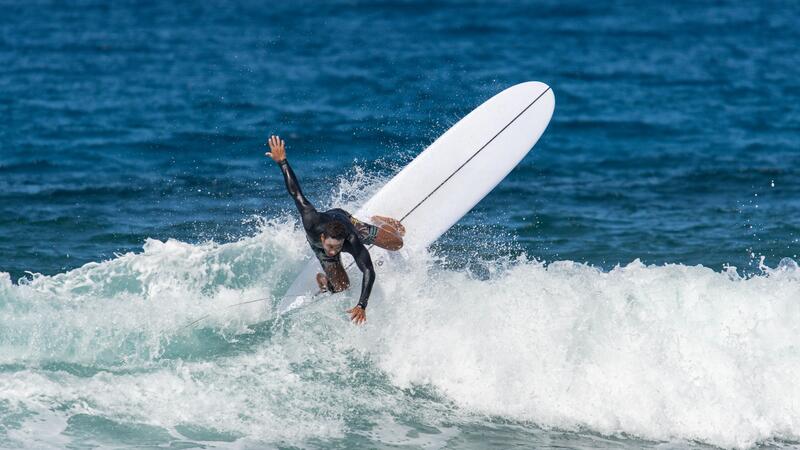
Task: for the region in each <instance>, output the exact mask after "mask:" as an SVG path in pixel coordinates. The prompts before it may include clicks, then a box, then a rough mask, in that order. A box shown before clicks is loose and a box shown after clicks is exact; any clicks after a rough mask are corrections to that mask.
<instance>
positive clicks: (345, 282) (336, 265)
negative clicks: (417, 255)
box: [311, 246, 350, 292]
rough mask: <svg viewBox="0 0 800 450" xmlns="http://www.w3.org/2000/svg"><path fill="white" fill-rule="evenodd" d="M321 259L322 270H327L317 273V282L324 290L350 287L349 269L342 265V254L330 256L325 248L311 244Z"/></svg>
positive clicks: (337, 290)
mask: <svg viewBox="0 0 800 450" xmlns="http://www.w3.org/2000/svg"><path fill="white" fill-rule="evenodd" d="M311 249H312V250H313V251H314V255H316V257H317V259H318V260H319V264H320V266H322V270H323V271H324V272H325V273H324V274H323V273H318V274H317V284H318V285H319V289H320V290H322V291H330V292H341V291H343V290H345V289H347V288H349V287H350V279H349V278H348V277H347V271H346V270H344V267H343V266H342V258H341V254H339V255H336V256H328V255H326V254H325V250H322V249H321V248H317V247H314V246H311Z"/></svg>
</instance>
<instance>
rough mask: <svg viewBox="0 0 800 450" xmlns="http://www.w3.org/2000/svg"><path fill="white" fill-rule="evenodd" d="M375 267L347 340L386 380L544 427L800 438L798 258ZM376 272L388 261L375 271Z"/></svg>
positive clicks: (658, 435) (715, 438) (750, 439)
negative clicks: (376, 292)
mask: <svg viewBox="0 0 800 450" xmlns="http://www.w3.org/2000/svg"><path fill="white" fill-rule="evenodd" d="M408 270H409V272H408V273H404V274H403V276H402V277H401V276H391V275H390V276H389V277H388V278H391V280H386V279H384V280H382V281H381V285H382V287H384V289H382V291H383V292H391V296H387V297H385V298H384V299H383V300H382V301H373V305H372V306H371V308H370V318H371V320H372V323H371V326H370V327H369V328H368V330H369V331H368V333H367V335H365V336H363V340H362V345H364V346H365V347H368V348H370V349H371V351H372V353H373V355H374V357H375V359H376V360H377V361H378V364H379V366H380V367H381V368H382V369H383V370H385V371H386V372H387V373H389V374H390V375H391V376H392V378H393V380H394V382H395V383H396V384H398V385H400V386H409V385H412V384H415V383H419V384H428V383H429V384H432V385H433V386H435V387H436V388H438V389H439V390H440V391H441V392H443V393H445V394H446V395H447V396H448V397H450V398H451V399H453V400H454V401H456V402H457V403H458V404H459V405H460V406H462V407H463V408H465V409H467V410H470V411H474V412H478V413H482V414H490V415H497V416H502V417H507V418H513V419H517V420H525V421H532V422H535V423H537V424H539V425H541V426H545V427H557V428H562V429H577V428H589V429H592V430H595V431H599V432H601V433H606V434H618V433H627V434H633V435H638V436H641V437H645V438H650V439H658V440H670V439H689V440H699V441H703V442H707V443H711V444H714V445H720V446H725V447H748V446H751V445H753V444H754V443H757V442H761V441H765V440H768V439H773V438H785V439H790V440H797V439H800V402H798V399H800V384H798V383H797V382H796V374H797V373H800V346H798V345H797V336H798V335H799V334H798V333H799V332H800V271H798V270H797V269H796V268H795V267H794V266H792V264H790V263H786V264H782V265H781V267H780V268H779V269H776V270H774V271H770V272H768V273H765V274H764V275H762V276H755V277H752V278H741V277H739V276H736V275H732V273H731V272H723V273H719V272H714V271H712V270H711V269H708V268H705V267H702V266H695V267H687V266H682V265H667V266H645V265H643V264H641V263H640V262H638V261H635V262H633V263H631V264H629V265H628V266H625V267H618V268H616V269H614V270H611V271H610V272H607V273H606V272H602V271H600V270H597V269H595V268H592V267H589V266H586V265H582V264H576V263H572V262H557V263H553V264H550V265H544V264H541V263H537V262H527V261H524V260H523V261H520V262H519V263H517V264H515V265H512V266H511V267H510V268H508V269H507V270H504V271H502V272H500V273H499V274H497V275H495V276H494V277H493V278H492V279H490V280H478V279H474V278H471V277H469V276H467V275H466V274H464V273H459V272H452V271H433V272H430V271H428V270H427V269H416V270H415V269H413V268H412V266H409V268H408ZM384 278H387V277H384Z"/></svg>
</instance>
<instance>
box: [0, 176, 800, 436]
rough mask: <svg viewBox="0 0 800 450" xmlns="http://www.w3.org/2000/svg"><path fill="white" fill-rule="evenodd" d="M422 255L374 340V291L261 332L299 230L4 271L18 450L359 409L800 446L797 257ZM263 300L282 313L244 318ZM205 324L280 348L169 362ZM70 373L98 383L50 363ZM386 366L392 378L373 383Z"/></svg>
mask: <svg viewBox="0 0 800 450" xmlns="http://www.w3.org/2000/svg"><path fill="white" fill-rule="evenodd" d="M359 189H360V188H359V186H351V185H342V186H341V187H340V191H342V192H343V193H342V195H341V196H340V197H341V199H347V198H350V199H355V200H352V201H353V202H357V201H360V199H361V198H360V197H358V196H359V195H361V194H359V192H362V191H364V190H363V189H361V190H359ZM347 192H352V195H349V194H347V195H345V193H347ZM351 206H352V205H351ZM405 254H406V256H407V257H408V258H409V259H408V260H406V261H403V260H402V259H401V260H391V261H389V262H387V264H386V266H385V267H382V268H381V270H380V275H379V278H378V282H377V284H376V288H375V291H374V295H373V298H372V300H371V302H370V307H369V310H368V319H369V320H368V322H367V325H366V326H364V327H355V326H352V325H350V324H348V323H347V322H346V319H345V318H344V316H345V315H344V312H343V311H344V309H346V308H347V307H349V306H352V304H353V302H354V299H355V298H356V297H357V295H358V293H357V292H349V293H346V294H340V295H338V296H336V297H334V298H333V299H331V300H330V301H326V302H321V303H320V304H317V305H314V306H312V307H309V308H307V309H304V310H303V311H302V314H297V315H295V316H293V317H292V318H291V319H287V321H285V322H280V323H276V324H275V326H276V327H277V328H276V329H275V330H274V334H270V331H269V330H267V331H265V330H261V331H256V330H252V329H250V328H249V326H251V325H253V324H258V323H263V322H264V321H267V320H270V319H271V318H272V317H273V313H272V307H273V305H274V304H275V302H276V298H275V297H276V296H279V295H280V293H281V292H282V290H283V289H285V288H286V287H287V285H288V283H289V282H290V281H291V280H292V278H293V276H294V273H296V272H297V271H298V270H299V268H300V267H301V265H302V263H303V262H304V260H305V259H306V258H307V257H308V256H309V254H308V251H307V249H306V244H305V240H304V238H303V235H302V231H300V230H299V227H298V225H297V223H296V222H295V221H294V220H292V219H283V220H273V221H270V222H265V223H264V224H263V226H262V231H261V232H260V233H258V234H257V235H256V236H253V237H249V238H245V239H242V240H240V241H238V242H234V243H229V244H215V243H205V244H199V245H190V244H186V243H182V242H178V241H175V240H169V241H166V242H160V241H155V240H148V241H147V242H146V243H145V245H144V249H143V252H142V253H138V254H133V253H130V254H126V255H121V256H119V257H117V258H115V259H112V260H110V261H105V262H101V263H92V264H88V265H86V266H84V267H81V268H79V269H76V270H73V271H70V272H67V273H63V274H59V275H56V276H52V277H48V276H35V277H33V279H32V280H29V281H27V282H24V283H22V284H20V285H15V284H12V283H11V280H10V279H9V277H8V275H7V274H3V275H0V323H2V324H3V326H2V327H1V328H0V364H8V365H14V366H20V367H21V368H20V369H19V370H17V369H13V370H8V371H6V372H2V373H0V399H3V400H6V401H7V402H8V405H9V407H10V408H12V409H15V410H19V411H21V412H25V411H27V412H28V414H29V417H28V419H27V421H26V422H25V424H23V427H22V428H16V429H13V430H11V431H10V435H13V436H12V437H13V438H14V439H17V440H20V441H23V442H27V445H28V446H30V447H36V446H37V445H36V444H48V445H51V446H54V447H59V446H62V444H63V441H62V440H61V438H62V437H60V436H59V435H58V433H59V432H60V431H59V430H60V429H61V428H63V427H64V424H65V423H66V420H67V419H68V418H69V417H71V416H72V415H74V414H90V415H96V416H102V417H108V418H112V419H114V420H120V421H133V422H142V423H147V424H151V425H156V426H159V427H163V428H164V429H167V430H170V433H171V434H172V435H174V436H176V437H177V438H180V433H179V431H178V428H176V427H179V426H181V425H183V424H191V425H193V426H198V427H205V428H209V429H214V430H220V431H223V432H225V433H230V434H233V435H236V436H241V438H240V439H239V441H237V443H236V444H232V445H233V446H236V445H242V446H245V447H246V446H261V445H264V444H265V443H266V444H276V443H289V444H290V445H302V444H303V442H306V441H307V440H308V439H311V438H319V439H333V438H339V437H342V436H345V435H346V434H347V433H349V432H353V431H354V430H351V429H349V428H348V427H349V426H350V425H348V423H347V421H348V420H350V419H352V418H353V416H354V415H356V416H359V417H360V415H363V416H364V417H366V418H380V417H382V416H387V415H388V416H391V417H397V414H400V413H402V414H407V415H409V416H413V417H416V418H417V419H418V420H420V421H422V422H423V423H425V424H428V425H431V426H439V427H440V428H441V429H446V427H445V426H443V424H446V423H448V421H450V423H452V422H454V421H455V422H458V421H461V420H463V421H467V422H468V421H469V420H470V416H471V415H479V416H480V415H486V414H488V415H492V416H499V417H502V418H505V419H508V420H515V421H530V422H532V423H535V424H537V425H539V426H542V427H545V428H547V427H556V428H559V429H565V430H575V429H590V430H594V431H596V432H600V433H605V434H622V433H624V434H627V435H636V436H641V437H644V438H648V439H656V440H697V441H701V442H706V443H710V444H713V445H719V446H724V447H740V448H744V447H748V446H751V445H753V444H755V443H758V442H765V441H769V440H771V439H788V440H794V441H797V440H799V439H800V401H798V399H800V385H799V384H798V383H797V382H796V380H795V374H797V373H800V347H799V346H798V345H797V336H798V335H800V270H799V269H798V268H797V264H796V263H794V261H791V260H784V261H782V262H781V263H780V264H779V265H778V266H777V267H776V268H775V269H768V268H766V269H765V271H764V273H763V274H761V275H758V276H754V277H749V278H745V277H741V276H739V275H738V274H737V273H736V271H735V269H734V268H729V269H728V270H726V271H723V272H715V271H713V270H711V269H708V268H705V267H702V266H694V267H689V266H683V265H667V266H645V265H643V264H641V263H640V262H638V261H635V262H633V263H631V264H629V265H627V266H624V267H618V268H615V269H614V270H611V271H608V272H604V271H601V270H598V269H596V268H592V267H589V266H586V265H583V264H577V263H573V262H569V261H563V262H555V263H551V264H542V263H539V262H536V261H528V260H525V259H520V260H518V261H507V260H502V259H498V260H496V261H490V262H488V263H487V264H488V266H487V267H486V269H487V270H486V271H485V273H486V274H487V276H488V277H489V278H488V279H483V278H479V277H476V276H473V275H471V274H470V273H468V272H466V271H459V270H446V269H443V268H442V266H441V265H440V264H438V263H437V261H436V259H434V258H433V257H432V256H431V255H429V254H427V253H425V252H418V253H415V252H413V251H406V252H405ZM765 267H766V266H765ZM353 284H354V285H355V286H357V285H358V283H357V282H356V283H353ZM257 298H268V299H269V301H267V302H254V303H250V304H247V305H242V306H235V307H231V305H235V304H237V303H240V302H243V301H248V300H252V299H257ZM206 315H207V316H208V317H207V318H205V319H204V320H202V321H201V322H200V323H199V324H197V325H195V326H193V327H189V328H186V324H187V323H190V322H191V321H193V320H194V319H197V318H199V317H204V316H206ZM196 328H201V329H205V330H206V331H213V332H214V334H215V336H217V337H218V338H220V339H223V340H224V342H225V345H223V347H225V348H226V350H230V348H236V347H235V346H236V345H237V342H238V341H240V340H242V339H244V338H245V337H246V336H249V335H251V334H253V333H260V334H258V336H257V337H258V339H261V341H256V342H255V343H254V344H253V345H252V346H250V347H242V348H240V349H239V350H237V351H231V352H229V353H225V352H223V353H221V354H213V353H212V354H209V355H208V356H207V357H204V358H203V359H196V360H191V359H190V360H186V361H183V360H181V357H182V356H181V353H180V352H176V355H173V356H170V357H168V358H165V357H164V355H165V352H167V351H168V350H169V349H170V346H171V345H176V344H175V342H179V341H180V340H181V339H199V340H200V341H199V342H201V343H202V338H201V337H198V336H200V334H202V333H201V332H199V331H197V332H196V331H195V329H196ZM195 333H200V334H195ZM226 346H227V347H226ZM49 363H54V364H55V365H56V367H59V365H62V366H63V365H64V364H77V365H79V366H80V367H83V368H89V369H91V370H90V374H89V375H83V376H78V375H74V374H71V373H70V372H68V371H65V370H54V369H52V368H44V369H42V367H43V366H45V365H46V364H49ZM92 371H95V372H96V373H95V372H92ZM365 373H366V374H368V375H369V376H372V377H378V378H380V377H381V376H388V379H389V380H391V385H389V386H384V385H380V386H381V387H380V388H379V389H374V388H364V387H363V383H364V378H363V377H364V376H365V375H364V374H365ZM381 379H382V378H381ZM383 382H384V381H375V383H378V384H380V383H383ZM416 385H424V386H429V387H433V388H434V389H435V391H438V393H440V394H442V395H444V396H445V397H446V398H447V399H449V400H450V401H452V402H454V403H455V405H457V406H458V409H457V410H453V409H452V408H451V407H450V405H449V403H448V404H442V403H437V402H436V401H429V400H425V401H423V400H413V401H411V400H409V399H408V397H406V396H405V394H403V391H402V390H401V388H408V387H411V386H416ZM445 403H446V402H445ZM354 411H356V413H354ZM459 414H463V417H462V416H459V417H458V418H456V417H454V415H459ZM376 420H377V419H376ZM36 423H41V424H48V425H46V429H47V430H50V431H51V433H50V434H48V432H45V431H42V432H37V431H36V430H37V428H36ZM380 423H382V424H383V425H381V426H378V427H376V428H374V430H373V431H372V432H371V433H372V434H371V435H370V436H372V437H373V438H376V439H383V440H385V441H386V442H387V443H395V444H403V443H406V444H408V445H427V446H431V447H441V446H444V445H445V442H446V441H447V439H449V437H446V436H450V434H447V433H450V432H451V431H452V430H450V431H448V432H447V433H444V434H445V435H446V436H444V435H443V437H442V439H441V440H432V439H430V438H429V437H428V436H422V437H421V438H420V439H421V440H419V441H415V440H414V439H416V438H408V439H406V438H404V437H403V433H408V432H409V430H406V429H405V428H404V427H405V426H406V425H403V424H402V423H400V422H398V423H388V422H386V421H385V420H384V421H382V422H380ZM26 427H27V428H26ZM26 430H27V431H26ZM355 431H356V432H361V431H358V430H355ZM412 434H413V433H412ZM34 435H36V436H38V437H37V438H36V439H34V437H33V436H34ZM26 436H27V437H26ZM47 436H50V437H49V438H48V437H47ZM376 436H377V437H376ZM381 436H382V437H381ZM214 445H218V443H217V444H214Z"/></svg>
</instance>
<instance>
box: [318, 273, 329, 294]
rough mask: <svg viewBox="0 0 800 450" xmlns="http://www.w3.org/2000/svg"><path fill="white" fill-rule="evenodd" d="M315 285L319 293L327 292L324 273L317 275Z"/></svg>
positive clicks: (326, 280)
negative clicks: (317, 286)
mask: <svg viewBox="0 0 800 450" xmlns="http://www.w3.org/2000/svg"><path fill="white" fill-rule="evenodd" d="M317 285H319V290H320V291H322V292H327V291H328V277H326V276H325V274H324V273H318V274H317Z"/></svg>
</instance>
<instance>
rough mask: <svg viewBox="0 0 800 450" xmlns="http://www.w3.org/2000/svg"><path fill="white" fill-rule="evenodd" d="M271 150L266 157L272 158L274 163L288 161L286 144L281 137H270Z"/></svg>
mask: <svg viewBox="0 0 800 450" xmlns="http://www.w3.org/2000/svg"><path fill="white" fill-rule="evenodd" d="M267 144H269V150H270V151H268V152H267V153H266V155H267V156H269V157H270V158H272V160H273V161H275V162H277V163H279V162H281V161H283V160H284V159H286V143H285V142H283V139H281V137H280V136H270V137H269V142H267Z"/></svg>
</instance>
